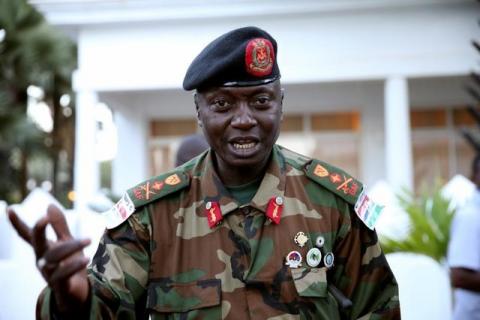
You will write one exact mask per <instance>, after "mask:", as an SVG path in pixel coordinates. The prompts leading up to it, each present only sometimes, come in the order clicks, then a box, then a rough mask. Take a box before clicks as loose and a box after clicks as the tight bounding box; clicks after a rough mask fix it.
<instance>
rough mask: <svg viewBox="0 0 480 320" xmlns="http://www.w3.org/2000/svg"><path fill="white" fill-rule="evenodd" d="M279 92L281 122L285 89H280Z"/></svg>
mask: <svg viewBox="0 0 480 320" xmlns="http://www.w3.org/2000/svg"><path fill="white" fill-rule="evenodd" d="M280 92H281V94H282V96H281V100H280V121H282V120H283V97H284V96H285V89H283V88H282V89H280Z"/></svg>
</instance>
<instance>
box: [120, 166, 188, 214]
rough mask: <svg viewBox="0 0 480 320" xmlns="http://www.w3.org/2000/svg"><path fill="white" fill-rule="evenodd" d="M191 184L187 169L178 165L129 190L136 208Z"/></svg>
mask: <svg viewBox="0 0 480 320" xmlns="http://www.w3.org/2000/svg"><path fill="white" fill-rule="evenodd" d="M189 184H190V177H189V175H188V173H187V171H186V170H185V169H184V168H182V167H178V168H176V169H174V170H172V171H170V172H167V173H164V174H161V175H159V176H156V177H154V178H151V179H148V180H145V181H143V182H141V183H139V184H137V185H136V186H134V187H133V188H130V189H128V190H127V192H126V193H127V194H128V196H129V197H130V199H132V202H133V205H134V207H135V209H138V208H140V207H143V206H144V205H147V204H149V203H151V202H154V201H156V200H158V199H161V198H163V197H165V196H167V195H169V194H172V193H174V192H176V191H179V190H181V189H183V188H185V187H187V186H188V185H189Z"/></svg>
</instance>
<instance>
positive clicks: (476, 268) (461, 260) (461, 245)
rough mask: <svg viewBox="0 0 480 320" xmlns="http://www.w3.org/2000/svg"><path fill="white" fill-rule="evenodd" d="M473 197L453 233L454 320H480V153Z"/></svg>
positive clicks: (474, 164) (474, 170) (456, 218)
mask: <svg viewBox="0 0 480 320" xmlns="http://www.w3.org/2000/svg"><path fill="white" fill-rule="evenodd" d="M471 180H472V182H473V183H474V184H475V192H474V194H473V197H472V198H471V199H470V200H469V201H468V202H467V203H466V204H465V205H464V206H463V207H461V208H459V209H458V210H457V212H456V213H455V216H454V218H453V221H452V227H451V230H450V242H449V248H448V264H449V266H450V280H451V283H452V286H453V287H454V290H455V292H454V311H453V319H454V320H480V189H479V188H480V154H477V155H476V156H475V158H474V160H473V162H472V173H471Z"/></svg>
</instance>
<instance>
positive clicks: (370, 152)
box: [359, 81, 385, 188]
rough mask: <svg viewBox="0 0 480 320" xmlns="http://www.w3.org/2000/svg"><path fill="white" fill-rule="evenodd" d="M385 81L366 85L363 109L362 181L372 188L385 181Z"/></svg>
mask: <svg viewBox="0 0 480 320" xmlns="http://www.w3.org/2000/svg"><path fill="white" fill-rule="evenodd" d="M383 96H384V88H383V81H382V82H375V83H370V84H368V85H365V95H364V98H363V101H364V103H363V107H362V109H361V124H362V125H361V128H362V131H361V137H360V147H361V149H360V168H361V171H360V172H361V175H360V177H359V178H360V179H361V180H362V182H363V183H364V184H365V185H366V186H367V187H368V188H371V187H373V185H375V183H376V182H378V181H381V180H384V179H385V133H384V128H385V116H384V108H383V105H384V101H383V100H384V99H383Z"/></svg>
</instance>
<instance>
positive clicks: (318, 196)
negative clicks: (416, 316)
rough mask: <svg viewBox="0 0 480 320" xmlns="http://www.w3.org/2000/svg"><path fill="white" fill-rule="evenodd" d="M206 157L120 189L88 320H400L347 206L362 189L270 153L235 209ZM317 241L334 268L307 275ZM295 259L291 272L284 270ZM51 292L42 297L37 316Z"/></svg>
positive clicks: (376, 252) (391, 291) (394, 292)
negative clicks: (125, 202)
mask: <svg viewBox="0 0 480 320" xmlns="http://www.w3.org/2000/svg"><path fill="white" fill-rule="evenodd" d="M210 152H211V151H209V152H206V153H204V154H202V155H200V156H199V157H197V158H195V159H193V160H192V161H190V162H188V163H186V164H184V165H183V166H181V167H179V168H176V169H175V170H174V171H172V172H169V173H167V174H165V175H161V176H159V177H156V178H153V179H150V180H148V181H145V182H144V183H141V184H139V185H137V186H135V187H134V188H132V189H130V190H129V191H128V192H127V194H128V198H129V199H131V200H132V202H133V205H134V206H135V209H134V211H135V212H134V213H133V214H131V215H130V216H129V217H128V219H127V220H126V222H124V223H121V224H120V225H118V226H116V227H114V228H112V229H109V230H106V232H105V234H104V235H103V238H102V239H101V242H100V245H99V247H98V251H97V253H96V255H95V257H94V259H93V261H92V264H91V266H90V267H89V271H88V274H89V280H90V281H91V290H92V291H91V295H90V296H91V299H90V318H91V319H130V318H131V319H134V318H138V319H147V318H148V316H150V317H151V319H262V320H263V319H272V320H273V319H359V318H361V319H399V318H400V309H399V300H398V288H397V283H396V281H395V278H394V275H393V274H392V271H391V270H390V268H389V266H388V264H387V261H386V259H385V256H384V255H383V253H382V251H381V248H380V245H379V243H378V240H377V235H376V233H375V231H372V230H370V229H368V228H367V227H366V226H365V225H364V223H363V222H362V221H361V220H360V219H359V218H358V217H357V214H356V213H355V212H354V210H353V204H354V203H355V202H356V201H357V198H358V196H359V194H360V192H361V190H362V185H361V184H360V183H359V182H358V181H356V180H355V179H353V178H351V177H350V176H348V175H346V174H345V173H344V172H343V171H341V170H339V169H337V168H335V167H333V166H329V165H328V164H325V163H322V162H320V161H317V160H312V159H309V158H306V157H304V156H301V155H298V154H296V153H293V152H291V151H289V150H287V149H284V148H282V147H280V146H275V147H274V149H273V152H272V158H271V161H270V163H269V165H268V168H267V171H266V173H265V176H264V177H263V180H262V182H261V184H260V187H259V189H258V191H257V193H256V194H255V196H254V198H253V199H252V201H251V203H249V204H247V205H244V206H242V207H239V205H238V204H237V202H236V201H235V200H234V199H232V198H231V196H230V195H229V193H228V191H227V189H226V188H225V187H224V185H223V184H222V182H221V181H220V179H219V178H218V176H217V175H216V173H215V171H214V169H213V167H212V160H211V153H210ZM272 199H274V200H275V199H276V200H275V201H276V204H277V205H274V206H273V207H272ZM279 200H280V201H279ZM274 207H279V208H277V209H278V210H277V209H275V210H273V211H272V208H274ZM212 208H216V209H217V210H218V213H217V212H215V211H213V212H212V210H211V209H212ZM119 211H121V210H117V213H118V212H119ZM132 211H133V210H132ZM272 212H273V214H274V215H275V217H273V218H272ZM219 213H220V214H219ZM123 214H124V212H123ZM215 214H216V215H215ZM209 215H210V216H209ZM267 216H270V218H272V219H269V218H268V217H267ZM124 218H125V217H124ZM276 218H278V219H276ZM275 221H276V222H278V224H277V223H275ZM319 237H321V239H320V240H319ZM319 241H320V242H322V243H321V244H320V245H319V246H320V247H321V248H320V250H321V254H323V256H325V255H326V254H327V253H329V252H331V253H333V258H334V259H331V260H333V261H334V262H333V261H331V260H330V261H329V263H328V264H326V263H325V262H324V261H322V262H321V263H320V265H318V266H315V267H312V266H310V263H307V261H306V260H307V259H306V257H307V253H308V252H309V250H310V249H312V248H314V247H315V246H316V245H318V242H319ZM301 245H303V246H301ZM292 251H296V252H297V253H299V254H300V256H301V257H302V258H303V259H302V260H303V261H302V263H301V264H300V265H298V266H297V265H292V264H290V265H287V264H286V257H287V255H289V253H290V252H292ZM293 256H295V254H294V255H293ZM294 258H295V257H294ZM297 259H298V256H297ZM293 260H295V259H293ZM297 262H298V261H297ZM332 262H333V266H332V265H331V264H332ZM327 267H328V268H327ZM332 286H333V287H335V288H337V289H339V290H340V292H341V293H342V294H343V296H344V298H347V299H349V300H350V301H351V302H352V306H351V307H350V308H341V306H340V304H339V301H338V299H336V298H335V296H334V294H333V293H334V292H333V291H335V288H333V289H332ZM50 294H51V292H50V290H49V289H48V288H47V289H46V290H45V291H44V293H43V294H42V295H41V296H40V298H39V304H38V312H39V313H41V317H42V318H44V319H48V318H50V316H49V313H50V298H49V297H50Z"/></svg>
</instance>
